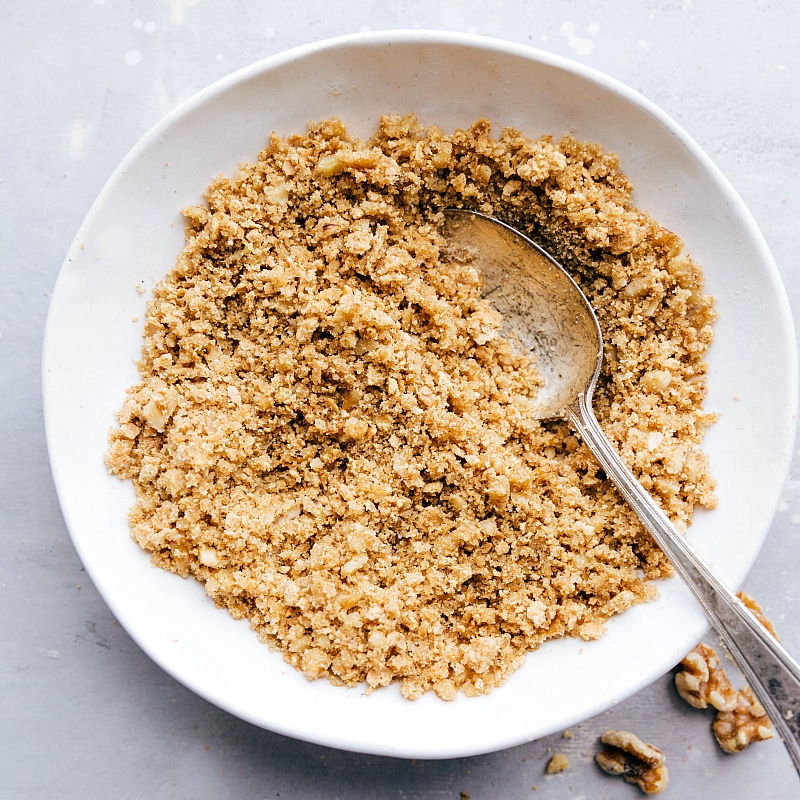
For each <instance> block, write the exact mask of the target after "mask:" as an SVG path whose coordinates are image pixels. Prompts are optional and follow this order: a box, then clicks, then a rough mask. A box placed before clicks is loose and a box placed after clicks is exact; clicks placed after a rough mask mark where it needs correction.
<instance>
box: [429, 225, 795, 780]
mask: <svg viewBox="0 0 800 800" xmlns="http://www.w3.org/2000/svg"><path fill="white" fill-rule="evenodd" d="M442 234H443V236H444V238H445V240H446V241H447V242H448V245H449V246H450V247H451V248H452V249H463V250H464V251H466V252H467V253H468V254H469V257H470V259H471V260H472V264H473V265H474V266H475V268H476V269H477V270H478V271H479V272H480V274H481V276H482V278H483V281H484V293H483V296H484V298H485V299H487V300H489V302H490V303H491V304H492V305H493V307H494V308H495V309H496V310H497V311H499V312H500V313H501V314H502V315H503V317H504V331H505V332H506V333H508V334H510V335H511V336H512V337H514V338H515V339H516V340H517V341H518V342H519V344H520V345H522V346H523V347H526V348H528V349H529V350H530V351H531V352H533V353H534V354H535V355H536V358H537V361H536V366H537V369H538V371H539V373H540V376H541V377H542V379H543V382H544V386H543V387H542V388H540V389H539V392H538V395H537V399H538V400H539V402H540V403H541V405H540V410H539V413H538V417H539V418H540V419H547V418H553V417H562V418H565V419H567V420H568V421H569V422H570V424H571V425H572V426H573V428H574V429H575V430H576V431H577V432H578V433H579V434H580V436H581V437H582V438H583V440H584V442H586V444H587V446H588V447H589V448H590V449H591V451H592V452H593V453H594V455H595V457H596V458H597V460H598V461H599V462H600V465H601V466H602V467H603V469H604V470H605V472H606V475H608V477H609V478H611V479H612V480H613V481H614V483H615V484H616V486H617V489H618V490H619V491H620V493H621V494H622V496H623V497H624V498H625V499H626V500H627V501H628V503H630V505H631V506H632V507H633V509H634V511H635V512H636V513H637V514H638V516H639V518H640V519H641V521H642V523H643V524H644V525H645V527H646V528H647V530H648V531H649V532H650V534H651V535H652V536H653V539H654V540H655V541H656V543H657V544H658V546H659V547H660V548H661V549H662V550H663V551H664V553H665V554H666V555H667V557H668V558H669V559H670V561H671V562H672V564H673V566H674V567H675V570H676V571H677V573H678V574H679V575H680V576H681V577H682V578H683V580H684V581H686V583H687V584H688V585H689V588H690V589H691V590H692V592H693V593H694V595H695V597H696V598H697V600H698V601H699V602H700V605H701V606H702V607H703V610H704V611H705V613H706V616H707V617H708V619H709V621H710V622H711V625H712V626H713V628H714V629H715V630H716V632H717V634H718V635H719V637H720V639H721V640H722V643H723V644H724V645H725V647H726V648H727V649H728V651H729V653H730V655H731V657H732V658H733V660H734V661H735V662H736V664H737V666H738V667H739V669H741V671H742V674H743V675H744V677H745V679H746V680H747V682H748V683H749V685H750V686H751V687H752V689H753V692H754V693H755V695H756V697H757V698H758V700H759V702H760V703H761V705H763V706H764V709H765V711H766V712H767V714H768V715H769V716H770V718H771V720H772V722H773V723H774V725H775V728H776V729H777V731H778V733H779V735H780V736H781V738H782V739H783V741H784V744H785V745H786V748H787V749H788V751H789V754H790V756H791V758H792V761H793V762H794V765H795V768H796V769H797V770H798V771H800V665H798V663H797V662H796V661H795V660H794V659H793V658H792V657H791V656H790V655H789V654H788V653H787V652H786V650H784V648H783V647H781V645H780V644H778V642H776V641H775V639H774V638H773V637H772V636H771V635H770V634H769V633H768V632H767V631H766V629H765V628H764V627H763V626H762V625H761V624H760V623H759V622H758V620H756V618H755V617H754V616H753V615H752V614H751V613H750V611H749V610H748V609H747V608H746V607H745V606H744V604H743V603H742V602H741V601H740V600H739V598H737V597H736V595H734V594H733V593H732V592H731V591H730V590H729V589H727V588H726V587H725V586H724V585H723V584H722V583H721V582H720V581H719V579H718V578H717V577H716V576H715V575H714V574H713V573H712V572H711V570H709V569H708V567H707V566H706V565H705V564H704V563H703V562H702V561H701V560H700V558H699V557H698V556H697V555H696V554H695V553H694V551H693V550H692V548H691V547H690V546H689V544H688V543H687V541H686V539H685V538H684V537H683V536H682V535H681V534H680V533H679V532H678V531H677V530H676V528H675V527H674V526H673V525H672V523H671V522H670V520H669V518H668V517H667V516H666V514H665V513H664V512H663V511H662V510H661V509H660V508H659V506H658V505H657V504H656V502H655V501H654V500H653V498H652V497H651V496H650V494H649V493H648V492H647V491H646V490H645V489H644V488H643V487H642V485H641V484H640V483H639V481H638V480H637V479H636V478H635V477H634V475H633V473H632V472H631V471H630V470H629V469H628V468H627V467H626V466H625V464H624V463H623V461H622V459H621V458H620V455H619V453H618V452H617V451H616V449H615V448H614V446H613V445H612V444H611V442H609V440H608V439H607V438H606V436H605V434H604V433H603V431H602V429H601V428H600V425H599V424H598V422H597V418H596V417H595V415H594V412H593V411H592V393H593V391H594V387H595V384H596V382H597V377H598V375H599V374H600V367H601V364H602V360H603V338H602V334H601V332H600V326H599V325H598V322H597V317H596V316H595V314H594V311H593V310H592V307H591V306H590V305H589V301H588V300H587V299H586V297H585V296H584V294H583V292H582V291H581V290H580V288H579V287H578V285H577V284H576V283H575V281H573V280H572V278H571V277H570V276H569V274H568V273H567V272H566V271H565V270H564V269H563V267H561V265H560V264H558V263H557V262H556V261H555V260H554V259H553V258H552V257H551V256H550V255H549V254H548V253H547V252H546V251H544V250H543V249H542V248H541V247H539V246H538V245H537V244H535V243H534V242H532V241H530V240H529V239H527V238H526V237H525V236H523V235H522V234H521V233H520V232H519V231H517V230H515V229H514V228H511V227H509V226H508V225H505V224H504V223H502V222H500V221H499V220H496V219H493V218H491V217H486V216H483V215H481V214H477V213H474V212H469V211H462V210H447V211H445V212H444V224H443V226H442Z"/></svg>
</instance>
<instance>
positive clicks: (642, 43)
mask: <svg viewBox="0 0 800 800" xmlns="http://www.w3.org/2000/svg"><path fill="white" fill-rule="evenodd" d="M639 49H640V50H641V51H643V52H645V53H649V52H650V51H651V50H652V49H653V45H652V44H651V43H650V42H648V41H647V39H639Z"/></svg>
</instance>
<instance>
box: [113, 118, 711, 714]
mask: <svg viewBox="0 0 800 800" xmlns="http://www.w3.org/2000/svg"><path fill="white" fill-rule="evenodd" d="M631 191H632V187H631V185H630V183H629V182H628V180H627V179H626V177H625V176H624V174H623V173H622V172H621V170H620V167H619V164H618V162H617V159H616V157H615V156H613V155H612V154H609V153H606V152H604V151H603V150H602V149H601V148H600V147H599V146H597V145H594V144H587V143H581V142H578V141H576V140H574V139H572V138H570V137H566V138H564V139H562V140H560V141H557V142H556V141H553V140H552V139H551V138H549V137H545V138H541V139H536V140H534V139H530V138H528V137H526V136H525V135H523V134H522V133H520V132H519V131H516V130H513V129H504V130H503V131H502V132H501V133H500V135H499V137H497V138H495V137H494V136H493V135H492V131H491V128H490V125H489V123H488V122H487V121H485V120H479V121H478V122H476V123H475V124H474V125H473V126H472V127H470V128H469V129H466V130H457V131H455V132H454V133H452V134H445V133H443V132H442V131H440V130H438V129H436V128H423V127H422V126H420V124H419V123H418V122H417V120H416V119H415V118H414V117H413V116H406V117H399V116H387V117H384V118H382V119H381V121H380V126H379V128H378V130H377V132H376V134H375V135H374V137H373V138H372V139H370V140H369V141H360V140H357V139H354V138H353V137H351V136H350V135H349V134H348V132H347V130H346V129H345V126H344V125H343V124H342V122H340V121H339V120H335V119H332V120H327V121H323V122H320V123H313V124H310V125H309V128H308V131H307V132H306V133H305V134H302V135H300V134H298V135H294V136H291V137H289V138H288V139H284V138H280V137H278V136H275V135H274V136H273V137H272V138H271V140H270V142H269V144H268V146H267V147H266V148H265V149H264V150H263V151H262V152H261V153H260V155H259V157H258V159H257V160H256V161H254V162H253V163H248V164H244V165H242V166H241V168H240V170H239V171H238V173H237V174H236V175H235V176H234V177H231V178H228V177H220V178H218V179H217V180H215V181H214V183H212V185H211V186H210V187H209V189H208V192H207V195H206V203H205V204H203V205H197V206H193V207H190V208H187V209H186V210H185V212H184V214H185V217H186V220H187V232H186V246H185V248H184V250H183V251H182V253H181V254H180V256H179V257H178V259H177V263H176V264H175V266H174V268H173V269H172V270H171V271H170V272H169V274H168V275H167V276H166V278H165V279H164V280H163V281H161V282H160V283H159V284H158V286H157V287H156V289H155V291H154V297H153V299H152V301H151V302H150V303H149V306H148V311H147V318H146V323H145V326H144V337H145V339H144V346H143V350H142V358H141V361H140V364H139V370H140V375H141V380H140V382H139V383H138V384H137V385H135V386H133V387H131V388H130V390H129V392H128V396H127V399H126V400H125V403H124V405H123V406H122V409H121V411H120V412H119V415H118V425H117V426H116V427H115V428H114V430H113V431H112V433H111V444H110V449H109V452H108V456H107V464H108V466H109V468H110V470H111V471H112V472H113V473H114V474H116V475H118V476H119V477H120V478H124V479H130V480H132V481H133V483H134V486H135V488H136V494H137V502H136V505H135V507H134V508H133V509H132V511H131V514H130V524H131V531H132V535H133V537H134V539H135V540H136V541H137V542H138V543H139V545H141V547H142V548H144V549H145V550H146V551H148V552H149V553H151V554H152V557H153V561H154V563H155V564H157V565H158V566H160V567H162V568H164V569H167V570H170V571H172V572H175V573H177V574H179V575H182V576H192V577H194V578H195V579H197V580H199V581H201V582H202V583H203V584H204V585H205V589H206V591H207V592H208V594H209V595H210V596H211V597H212V598H214V600H215V602H216V603H217V604H218V605H220V606H222V607H224V608H227V609H228V610H229V611H230V613H231V614H232V615H233V616H234V617H237V618H246V619H248V620H249V621H250V624H251V625H252V627H253V629H254V630H255V631H256V633H257V634H258V635H259V636H260V637H261V638H262V639H263V640H264V641H265V642H267V643H269V644H270V645H272V646H274V647H276V648H278V649H279V650H280V651H281V652H282V654H283V656H284V657H285V658H286V660H287V661H289V663H291V664H292V665H294V666H295V667H297V668H298V669H300V670H302V671H303V673H304V674H305V675H306V676H307V677H308V678H310V679H313V678H319V677H322V676H324V677H326V678H328V679H330V680H331V681H333V682H334V683H339V684H345V685H349V686H351V685H355V684H357V683H359V682H364V681H365V682H366V684H367V685H368V687H369V688H370V689H375V688H377V687H380V686H384V685H386V684H389V683H391V682H392V681H399V682H400V683H401V689H402V692H403V694H404V696H406V697H407V698H411V699H413V698H416V697H418V696H419V695H421V694H422V693H424V692H426V691H430V690H432V691H434V692H435V693H436V694H437V695H439V696H440V697H442V698H444V699H450V698H453V697H454V696H455V695H456V693H457V692H458V691H462V692H464V693H466V694H468V695H475V694H480V693H485V692H488V691H489V690H491V689H492V688H494V687H496V686H498V685H499V684H501V683H502V682H503V680H504V679H505V678H506V677H507V676H508V675H509V674H510V673H511V672H512V671H513V670H514V669H516V668H517V667H518V666H519V665H520V663H521V662H522V660H523V659H524V657H525V655H526V654H527V653H529V652H531V651H533V650H535V649H536V648H537V647H538V646H539V645H541V644H542V643H543V642H545V641H546V640H548V639H553V638H556V637H561V636H564V635H570V636H580V637H582V638H584V639H592V638H596V637H597V636H599V635H600V634H601V633H602V630H603V624H604V622H605V621H606V620H607V619H608V618H609V617H611V616H612V615H614V614H617V613H620V612H621V611H624V610H625V609H626V608H628V607H630V606H631V605H633V604H635V603H638V602H641V601H643V600H646V599H648V598H650V597H652V596H653V594H654V589H653V585H652V584H651V583H650V582H649V581H650V579H653V578H657V577H662V576H665V575H668V574H670V572H671V570H670V567H669V564H668V562H667V560H666V559H665V557H664V556H663V554H662V553H661V552H660V550H659V549H658V548H657V547H656V546H655V544H654V543H653V542H652V541H651V539H650V537H649V536H648V535H647V534H646V533H645V531H644V530H643V528H642V526H641V525H640V523H639V521H638V520H637V519H636V517H635V515H634V514H633V512H632V511H631V510H630V509H629V508H628V506H627V505H626V504H625V503H624V501H623V500H622V499H621V498H620V497H619V495H618V494H617V492H616V490H615V489H614V488H613V486H612V485H611V483H610V482H609V481H608V480H607V479H606V477H605V475H604V474H603V472H602V470H601V469H600V468H599V466H598V465H597V463H596V462H595V460H594V458H593V457H592V456H591V454H590V453H589V451H588V450H587V448H586V447H585V446H584V445H583V443H582V442H580V441H579V440H578V439H577V438H576V436H574V435H573V433H572V432H571V431H570V429H569V428H568V426H567V425H566V423H564V422H562V421H557V420H556V421H543V422H542V421H537V420H535V419H534V418H533V415H532V414H531V413H529V411H530V409H531V408H532V407H533V403H534V402H535V393H536V386H537V376H536V370H535V364H532V363H531V362H530V360H529V359H528V358H527V357H525V356H523V355H520V354H518V353H515V352H514V350H513V349H512V348H511V346H510V345H509V343H508V342H507V341H506V340H504V339H503V338H502V336H501V335H500V333H499V323H500V320H499V319H498V315H497V314H496V312H494V311H493V310H492V309H491V307H490V306H489V305H488V304H487V303H486V301H484V300H483V299H482V298H481V294H480V292H481V281H480V276H479V275H478V274H477V273H476V272H475V270H474V269H472V268H471V267H470V266H469V264H468V263H463V262H459V261H458V260H457V259H449V260H448V259H447V258H445V255H446V254H445V252H444V251H445V246H444V242H443V239H442V238H441V236H440V234H439V231H438V226H439V223H440V221H441V215H440V212H441V211H442V209H445V208H448V207H464V208H471V209H474V210H479V211H481V212H483V213H486V214H490V215H494V216H497V217H498V218H500V219H503V220H504V221H506V222H508V223H509V224H511V225H514V226H515V227H517V228H519V229H520V230H522V231H523V232H525V233H526V234H528V235H529V236H531V237H532V238H534V239H535V240H537V241H539V242H540V243H541V244H543V245H544V246H545V247H546V248H548V249H549V250H550V251H551V252H552V253H553V255H554V256H555V257H556V258H557V259H559V260H560V261H561V262H562V263H563V264H564V265H565V266H566V267H567V268H568V269H569V270H570V272H571V274H572V275H573V276H574V277H575V278H576V280H577V281H578V282H579V283H580V284H581V286H582V288H583V289H584V291H585V292H586V293H587V295H588V297H589V299H590V301H591V302H592V304H593V306H594V308H595V310H596V311H597V314H598V317H599V320H600V324H601V327H602V329H603V334H604V338H605V343H606V344H605V365H604V369H603V374H602V376H601V379H600V382H599V385H598V388H597V390H596V393H595V404H594V406H595V411H596V413H597V416H598V419H599V421H600V423H601V425H602V426H603V428H604V430H605V432H606V434H607V435H608V436H609V438H610V439H611V441H612V442H613V443H615V444H616V446H617V447H618V448H619V450H620V452H621V454H622V456H623V458H624V459H625V460H626V462H627V463H628V465H629V466H630V467H631V469H632V470H633V471H634V472H635V473H636V474H637V476H638V477H639V478H640V480H641V482H642V483H643V485H644V486H645V488H646V489H648V490H649V491H650V492H652V493H653V494H654V496H655V497H656V499H657V500H658V502H659V503H660V504H661V505H662V507H663V508H664V509H665V511H666V512H667V513H668V514H669V515H670V517H671V518H672V519H673V521H674V522H675V524H676V525H678V526H679V527H681V528H684V529H685V527H686V526H688V524H689V523H690V520H691V516H692V511H693V508H694V507H695V506H696V505H698V504H700V505H704V506H708V507H711V506H713V504H714V496H713V485H712V481H711V478H710V476H709V471H708V465H707V462H706V457H705V455H704V454H703V452H702V451H701V449H700V443H701V439H702V435H703V431H704V429H705V428H706V426H707V425H709V424H710V423H711V422H712V421H713V417H712V415H710V414H708V413H706V412H704V411H703V410H702V401H703V397H704V393H705V374H706V364H705V361H704V357H705V351H706V348H707V346H708V344H709V343H710V341H711V335H712V334H711V323H712V321H713V316H714V312H713V302H712V299H711V298H710V297H708V296H707V295H705V294H704V293H703V285H702V273H701V270H700V269H699V267H698V266H697V265H696V264H695V263H694V262H693V261H692V259H691V258H690V257H689V256H688V255H687V254H686V253H685V252H684V249H683V245H682V242H681V241H680V239H679V238H678V237H677V236H676V235H675V234H673V233H671V232H669V231H667V230H666V229H664V228H663V227H662V226H660V225H659V224H658V223H657V222H656V221H655V220H653V219H652V218H651V217H649V216H648V215H647V214H645V213H644V212H642V211H640V210H638V209H637V208H636V207H635V206H634V205H633V204H632V200H631Z"/></svg>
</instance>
